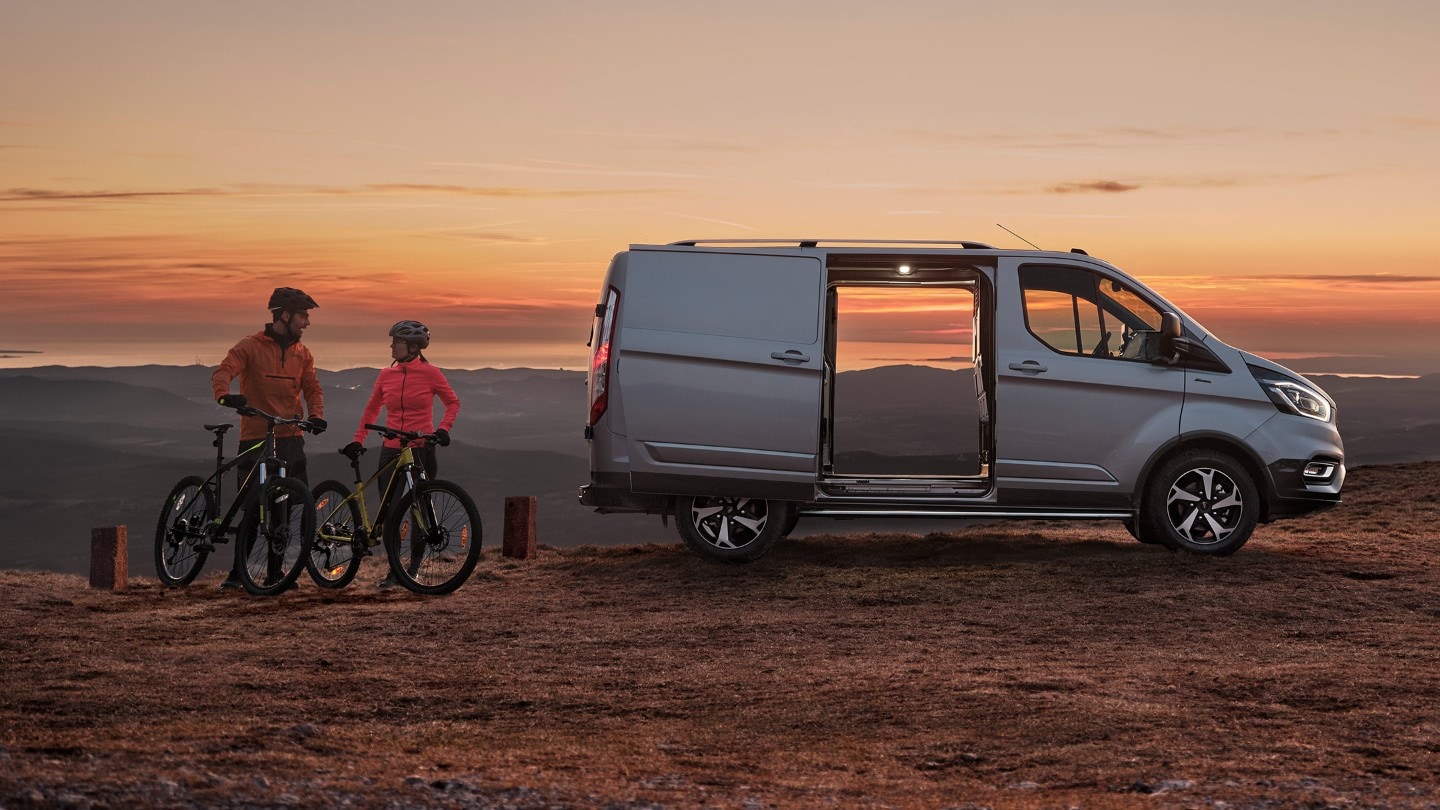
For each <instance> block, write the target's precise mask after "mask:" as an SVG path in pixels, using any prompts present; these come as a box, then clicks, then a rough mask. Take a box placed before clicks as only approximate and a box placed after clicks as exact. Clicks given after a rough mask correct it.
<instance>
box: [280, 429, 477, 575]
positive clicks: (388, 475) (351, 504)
mask: <svg viewBox="0 0 1440 810" xmlns="http://www.w3.org/2000/svg"><path fill="white" fill-rule="evenodd" d="M365 427H366V428H367V429H369V430H373V431H376V432H378V433H380V434H381V435H382V436H384V437H385V438H387V439H400V440H401V442H402V443H403V447H402V449H401V451H400V453H399V455H397V456H395V458H393V459H391V460H390V461H388V462H386V463H385V465H384V466H382V467H381V468H380V469H377V470H376V471H375V473H374V474H373V475H371V476H370V478H369V479H368V480H365V481H363V482H362V480H361V475H360V457H359V455H358V454H357V455H356V456H355V457H354V458H351V459H350V467H351V469H353V470H354V471H355V491H354V492H351V491H350V489H349V488H348V487H346V486H345V485H344V484H342V483H340V482H339V481H322V482H320V483H319V484H316V485H315V489H314V490H313V492H314V497H315V510H316V522H317V525H318V526H319V531H318V532H317V533H316V535H315V539H314V542H313V543H312V544H311V546H310V553H309V554H308V555H307V557H306V560H305V567H306V568H307V569H308V570H309V571H310V578H311V579H313V580H315V583H316V584H317V585H319V586H320V587H322V588H343V587H345V586H346V585H348V584H350V581H351V580H352V579H354V578H355V573H356V572H357V571H359V570H360V561H361V559H363V558H364V557H366V556H369V554H370V549H371V547H373V546H375V545H377V542H378V538H384V541H385V551H386V554H387V556H388V557H389V559H390V571H391V573H392V574H393V575H394V577H395V579H396V581H398V582H399V583H400V584H401V585H404V586H405V587H406V588H409V589H410V590H412V591H414V592H415V593H423V594H429V595H439V594H446V593H450V592H451V591H453V590H455V589H456V588H458V587H460V586H461V585H462V584H464V582H465V580H466V579H467V578H469V576H470V572H472V571H474V570H475V563H476V562H478V561H479V560H480V536H481V527H480V512H479V510H477V509H476V508H475V501H474V500H473V499H472V498H471V497H470V495H469V494H468V493H467V492H465V490H463V489H461V488H460V485H459V484H455V483H452V482H450V481H439V480H436V481H431V480H429V479H427V478H426V477H425V467H424V466H423V465H422V464H420V462H419V461H418V460H417V459H416V458H415V451H414V450H412V449H411V448H412V447H413V446H418V445H421V444H428V443H433V442H434V441H435V435H434V434H433V433H432V434H421V433H412V432H410V431H406V430H395V429H393V428H388V427H385V426H384V425H366V426H365ZM340 452H341V453H342V454H343V453H344V452H345V451H344V450H341V451H340ZM361 452H364V451H363V448H362V450H361ZM381 480H383V481H384V482H385V486H384V488H383V489H382V494H381V496H380V503H381V507H380V514H379V515H378V516H377V517H376V520H375V523H373V524H372V523H371V522H370V515H369V512H368V511H367V510H366V508H365V492H366V490H368V489H370V488H371V487H373V486H375V485H376V484H378V483H379V482H380V481H381Z"/></svg>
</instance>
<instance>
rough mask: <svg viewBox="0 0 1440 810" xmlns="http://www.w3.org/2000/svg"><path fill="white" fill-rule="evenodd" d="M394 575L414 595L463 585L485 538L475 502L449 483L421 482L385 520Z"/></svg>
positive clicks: (436, 592) (387, 545)
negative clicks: (417, 491)
mask: <svg viewBox="0 0 1440 810" xmlns="http://www.w3.org/2000/svg"><path fill="white" fill-rule="evenodd" d="M385 523H386V525H385V552H386V555H387V556H388V557H389V558H390V573H391V575H392V576H393V577H395V579H396V581H398V582H399V583H400V584H401V585H404V586H405V587H406V588H408V589H409V590H412V591H414V592H415V593H420V594H426V595H427V596H440V595H442V594H447V593H450V592H451V591H453V590H455V589H456V588H458V587H460V586H461V585H463V584H464V583H465V580H466V579H468V578H469V577H470V572H472V571H474V570H475V563H477V562H479V561H480V542H481V539H482V537H483V535H484V532H483V530H482V527H481V525H480V511H479V510H478V509H476V508H475V501H473V500H471V498H470V495H469V494H468V493H466V492H465V490H463V489H461V488H460V487H459V486H458V485H456V484H453V483H451V482H449V481H422V482H420V484H419V498H416V497H415V493H414V492H407V493H406V494H405V496H404V497H403V498H401V499H400V501H399V503H398V504H396V505H395V506H394V508H392V509H391V510H390V512H389V514H388V516H387V517H386V519H385Z"/></svg>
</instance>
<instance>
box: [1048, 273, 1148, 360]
mask: <svg viewBox="0 0 1440 810" xmlns="http://www.w3.org/2000/svg"><path fill="white" fill-rule="evenodd" d="M1020 290H1021V293H1022V294H1023V295H1024V297H1025V323H1026V326H1028V327H1029V329H1030V333H1031V334H1033V335H1034V336H1035V337H1037V338H1039V339H1040V340H1041V341H1042V342H1043V343H1044V344H1045V345H1047V346H1049V347H1050V348H1052V349H1054V350H1055V351H1057V352H1061V353H1063V354H1073V355H1079V356H1085V357H1103V358H1109V359H1115V360H1139V361H1144V362H1149V361H1150V360H1153V359H1155V356H1156V354H1157V351H1158V346H1159V332H1160V312H1159V310H1157V309H1155V308H1154V307H1152V306H1151V305H1149V304H1148V303H1146V302H1145V300H1144V299H1142V298H1141V297H1140V296H1139V295H1137V294H1136V293H1135V292H1134V291H1133V290H1130V289H1128V288H1127V287H1125V285H1124V284H1122V283H1121V282H1119V281H1115V280H1114V279H1110V278H1106V277H1105V276H1102V275H1101V274H1099V273H1096V272H1092V271H1090V270H1084V269H1081V268H1079V267H1047V266H1043V265H1040V266H1036V265H1030V266H1026V267H1022V268H1020Z"/></svg>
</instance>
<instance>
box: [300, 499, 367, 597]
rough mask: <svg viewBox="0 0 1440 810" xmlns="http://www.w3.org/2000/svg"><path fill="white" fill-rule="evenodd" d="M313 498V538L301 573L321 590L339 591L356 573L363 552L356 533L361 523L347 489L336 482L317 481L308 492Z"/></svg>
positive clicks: (357, 505)
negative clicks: (307, 574) (305, 573)
mask: <svg viewBox="0 0 1440 810" xmlns="http://www.w3.org/2000/svg"><path fill="white" fill-rule="evenodd" d="M310 496H311V497H312V498H314V499H315V526H316V531H315V539H314V540H313V541H311V543H310V553H308V554H306V555H305V570H306V571H309V572H310V579H312V580H314V581H315V584H316V585H319V586H320V587H322V588H343V587H345V586H346V585H349V584H350V582H351V581H352V580H354V579H355V574H357V573H358V572H359V571H360V560H362V559H364V556H365V555H364V552H363V551H362V550H361V547H360V546H359V545H358V544H359V543H360V542H362V541H361V540H360V539H359V538H358V537H357V533H359V532H360V530H361V527H362V526H363V525H364V521H363V520H361V519H360V504H358V503H356V502H355V500H354V499H353V498H351V497H350V488H349V487H347V486H345V485H344V484H342V483H340V482H339V481H321V482H320V483H318V484H316V485H315V487H314V488H313V489H311V490H310Z"/></svg>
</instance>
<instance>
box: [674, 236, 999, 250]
mask: <svg viewBox="0 0 1440 810" xmlns="http://www.w3.org/2000/svg"><path fill="white" fill-rule="evenodd" d="M791 242H793V243H795V245H796V246H797V247H802V248H813V247H818V246H819V245H820V243H821V242H824V243H825V244H829V245H959V246H960V247H962V248H965V249H966V250H996V248H995V246H994V245H987V244H985V243H984V242H968V241H962V240H951V239H685V240H683V241H680V242H671V243H670V247H696V246H698V245H774V244H777V243H779V244H788V243H791Z"/></svg>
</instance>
